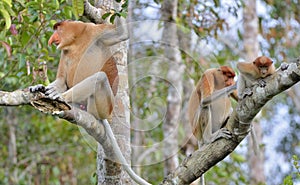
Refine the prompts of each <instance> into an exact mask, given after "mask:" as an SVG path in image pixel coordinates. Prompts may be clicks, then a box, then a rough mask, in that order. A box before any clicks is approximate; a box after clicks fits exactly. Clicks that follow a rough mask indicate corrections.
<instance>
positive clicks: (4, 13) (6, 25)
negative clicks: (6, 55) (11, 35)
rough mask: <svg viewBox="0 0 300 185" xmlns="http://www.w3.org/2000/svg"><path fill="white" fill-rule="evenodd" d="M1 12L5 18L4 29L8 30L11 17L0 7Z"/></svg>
mask: <svg viewBox="0 0 300 185" xmlns="http://www.w3.org/2000/svg"><path fill="white" fill-rule="evenodd" d="M0 12H1V14H2V15H3V17H4V19H5V29H6V30H8V29H9V28H10V26H11V19H10V15H9V13H8V12H7V11H6V10H4V9H0Z"/></svg>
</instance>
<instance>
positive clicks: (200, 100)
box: [188, 66, 238, 184]
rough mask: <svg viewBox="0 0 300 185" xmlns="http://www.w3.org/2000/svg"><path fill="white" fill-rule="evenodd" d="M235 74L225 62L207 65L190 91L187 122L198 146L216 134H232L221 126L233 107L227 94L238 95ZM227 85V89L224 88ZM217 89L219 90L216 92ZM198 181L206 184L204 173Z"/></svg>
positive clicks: (226, 136)
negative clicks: (223, 63) (214, 66)
mask: <svg viewBox="0 0 300 185" xmlns="http://www.w3.org/2000/svg"><path fill="white" fill-rule="evenodd" d="M234 77H235V72H234V71H233V69H231V68H230V67H228V66H221V67H220V68H212V69H208V70H206V71H205V72H204V74H203V75H202V77H201V79H200V80H199V81H198V83H197V85H196V88H195V90H194V91H193V92H192V95H191V97H190V100H189V110H188V113H189V122H190V123H191V127H192V130H193V134H194V136H195V137H196V138H197V139H198V145H199V147H201V146H203V145H204V144H208V143H211V142H214V141H215V140H217V139H219V138H231V133H230V132H229V131H228V130H227V129H226V128H224V126H225V124H226V122H227V120H228V118H229V116H230V113H231V111H232V108H231V100H230V96H232V97H233V98H234V99H235V100H237V99H238V97H237V92H236V90H235V82H234ZM229 86H230V88H228V91H227V90H226V91H223V89H224V88H226V87H229ZM231 87H233V88H231ZM219 90H221V91H222V92H221V91H219ZM217 91H219V92H221V93H219V94H218V95H215V94H214V93H215V92H217ZM201 181H202V184H205V183H204V175H202V178H201Z"/></svg>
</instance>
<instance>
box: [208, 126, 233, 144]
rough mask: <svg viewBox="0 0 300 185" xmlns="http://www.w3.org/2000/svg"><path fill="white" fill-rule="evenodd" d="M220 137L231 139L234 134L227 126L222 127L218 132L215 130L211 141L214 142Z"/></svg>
mask: <svg viewBox="0 0 300 185" xmlns="http://www.w3.org/2000/svg"><path fill="white" fill-rule="evenodd" d="M220 138H225V139H230V138H232V134H231V132H230V131H229V130H227V129H226V128H221V129H220V130H218V131H217V132H215V133H214V134H213V137H212V141H211V142H212V143H213V142H215V141H216V140H218V139H220Z"/></svg>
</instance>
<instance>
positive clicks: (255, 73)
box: [237, 56, 275, 99]
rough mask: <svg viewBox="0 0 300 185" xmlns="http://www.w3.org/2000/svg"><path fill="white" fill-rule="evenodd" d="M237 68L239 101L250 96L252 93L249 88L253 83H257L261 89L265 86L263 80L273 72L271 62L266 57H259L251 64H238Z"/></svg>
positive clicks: (273, 67)
mask: <svg viewBox="0 0 300 185" xmlns="http://www.w3.org/2000/svg"><path fill="white" fill-rule="evenodd" d="M237 68H238V70H239V72H240V75H239V79H238V82H237V90H238V97H239V99H243V98H245V97H246V96H250V95H252V93H253V92H252V91H251V90H250V89H249V87H251V86H252V85H254V84H255V83H258V84H259V85H260V86H261V87H264V86H266V82H265V81H264V80H263V78H265V77H267V76H269V75H272V74H273V73H274V72H275V66H274V64H273V61H272V60H271V59H270V58H268V57H266V56H260V57H258V58H256V59H255V60H254V61H253V62H239V63H238V64H237Z"/></svg>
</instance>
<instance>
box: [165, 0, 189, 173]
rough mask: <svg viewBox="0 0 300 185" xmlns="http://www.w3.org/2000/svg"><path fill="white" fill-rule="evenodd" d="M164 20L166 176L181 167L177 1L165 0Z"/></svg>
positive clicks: (180, 93)
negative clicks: (168, 84)
mask: <svg viewBox="0 0 300 185" xmlns="http://www.w3.org/2000/svg"><path fill="white" fill-rule="evenodd" d="M161 11H162V20H163V21H164V30H163V35H162V37H163V38H162V42H163V44H165V48H164V56H165V61H166V62H168V63H169V71H168V74H167V79H168V80H169V82H170V87H169V89H168V97H167V113H166V119H165V121H164V124H163V132H164V140H165V141H164V147H163V148H164V151H163V155H164V159H165V161H164V163H165V167H164V174H165V175H167V174H169V173H170V172H171V171H174V170H175V169H176V167H177V166H178V165H179V162H178V156H177V152H178V141H177V128H178V123H179V118H180V108H181V101H182V96H181V95H182V76H183V71H184V65H183V64H182V62H181V55H180V51H179V47H178V38H177V27H176V24H175V19H176V15H177V0H174V1H173V0H165V1H163V4H162V8H161Z"/></svg>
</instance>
